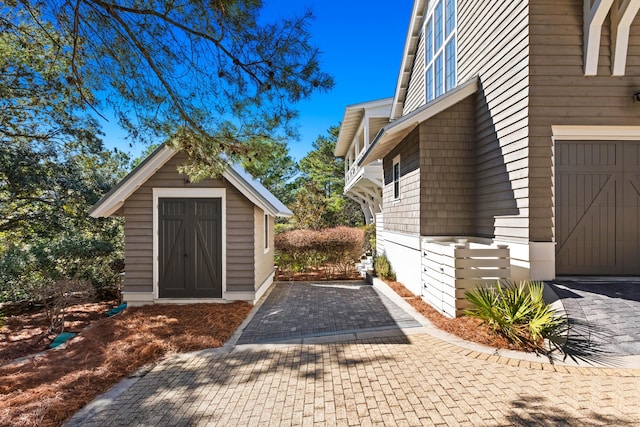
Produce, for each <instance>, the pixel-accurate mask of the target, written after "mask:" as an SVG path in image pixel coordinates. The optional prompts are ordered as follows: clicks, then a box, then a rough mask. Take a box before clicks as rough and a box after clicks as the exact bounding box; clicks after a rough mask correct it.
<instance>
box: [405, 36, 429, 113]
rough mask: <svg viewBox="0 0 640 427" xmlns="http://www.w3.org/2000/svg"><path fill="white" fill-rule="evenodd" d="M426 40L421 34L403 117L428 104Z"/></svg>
mask: <svg viewBox="0 0 640 427" xmlns="http://www.w3.org/2000/svg"><path fill="white" fill-rule="evenodd" d="M424 43H425V40H424V33H421V34H420V38H419V39H418V46H417V51H416V55H415V56H414V60H413V66H412V67H411V77H409V87H408V88H407V98H406V101H405V102H404V108H403V110H402V115H403V116H404V115H406V114H409V113H410V112H412V111H413V110H415V109H416V108H418V107H420V106H422V105H424V104H425V103H426V92H425V74H424V73H425V44H424Z"/></svg>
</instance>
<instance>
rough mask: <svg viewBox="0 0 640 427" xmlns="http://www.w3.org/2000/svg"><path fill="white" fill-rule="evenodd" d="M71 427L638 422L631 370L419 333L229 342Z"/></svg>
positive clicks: (144, 380) (160, 372)
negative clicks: (478, 347)
mask: <svg viewBox="0 0 640 427" xmlns="http://www.w3.org/2000/svg"><path fill="white" fill-rule="evenodd" d="M382 332H385V331H382ZM387 332H388V331H387ZM436 335H437V334H436ZM540 360H541V361H542V360H543V359H540ZM70 424H71V425H100V426H114V425H142V426H156V425H161V426H164V425H221V426H235V425H244V426H259V425H264V426H278V425H282V426H288V425H330V426H331V425H344V426H347V425H380V426H383V425H385V426H396V425H397V426H402V425H416V426H417V425H467V426H503V425H537V426H556V425H569V426H601V425H607V426H610V425H613V426H615V425H618V426H627V425H640V370H633V369H613V368H584V367H572V366H558V365H551V364H548V363H538V362H535V361H530V360H529V361H528V360H518V359H514V358H505V357H502V356H498V355H492V354H491V353H483V352H479V351H474V350H472V349H469V348H465V347H461V346H458V345H456V344H454V343H452V342H450V341H447V340H443V339H441V338H438V337H436V336H434V335H431V334H425V333H422V334H418V335H408V336H404V335H403V336H396V337H386V338H385V337H378V338H370V339H366V340H354V341H346V342H333V343H326V344H257V345H239V346H236V347H233V348H231V349H215V350H205V351H201V352H196V353H191V354H184V355H178V356H174V357H171V358H169V359H167V360H165V361H164V362H162V363H161V364H159V365H158V366H156V367H155V368H154V369H153V370H152V371H150V372H149V373H147V374H146V375H144V376H143V377H141V378H140V379H139V380H137V382H135V383H134V384H133V385H132V386H130V387H129V388H128V389H126V390H125V391H124V392H123V393H122V394H120V395H119V396H118V397H117V398H115V400H112V401H108V400H107V401H106V402H105V403H104V405H102V407H101V408H100V411H99V412H97V414H96V415H95V416H93V417H92V418H83V419H76V420H74V421H73V422H72V423H70Z"/></svg>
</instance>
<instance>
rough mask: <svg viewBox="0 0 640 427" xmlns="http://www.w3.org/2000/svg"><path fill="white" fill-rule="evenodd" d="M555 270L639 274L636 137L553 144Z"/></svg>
mask: <svg viewBox="0 0 640 427" xmlns="http://www.w3.org/2000/svg"><path fill="white" fill-rule="evenodd" d="M555 188H556V241H557V247H556V271H557V274H559V275H562V274H572V275H639V274H640V209H639V207H640V191H639V190H640V142H637V141H571V142H564V141H563V142H558V143H557V145H556V181H555Z"/></svg>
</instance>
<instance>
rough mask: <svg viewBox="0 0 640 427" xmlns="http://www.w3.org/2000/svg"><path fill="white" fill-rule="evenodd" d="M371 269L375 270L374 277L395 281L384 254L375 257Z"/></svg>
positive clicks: (394, 274)
mask: <svg viewBox="0 0 640 427" xmlns="http://www.w3.org/2000/svg"><path fill="white" fill-rule="evenodd" d="M373 269H374V270H375V274H376V276H378V277H380V278H382V279H387V280H393V281H395V280H396V273H395V272H394V271H393V269H392V268H391V263H390V262H389V259H388V258H387V256H386V255H385V254H382V255H379V256H377V257H375V259H374V261H373Z"/></svg>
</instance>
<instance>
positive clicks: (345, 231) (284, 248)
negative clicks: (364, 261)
mask: <svg viewBox="0 0 640 427" xmlns="http://www.w3.org/2000/svg"><path fill="white" fill-rule="evenodd" d="M363 246H364V232H363V231H362V230H361V229H358V228H351V227H335V228H327V229H324V230H291V231H287V232H284V233H280V234H278V235H276V236H275V249H276V263H277V264H278V267H279V269H280V272H281V274H283V275H284V276H285V277H286V278H288V279H291V278H292V277H293V275H294V274H295V273H301V272H310V271H313V270H321V271H322V272H323V274H324V276H325V278H326V279H330V278H348V277H350V275H352V274H353V273H354V272H355V264H356V262H358V260H359V258H360V256H361V255H362V253H363Z"/></svg>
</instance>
